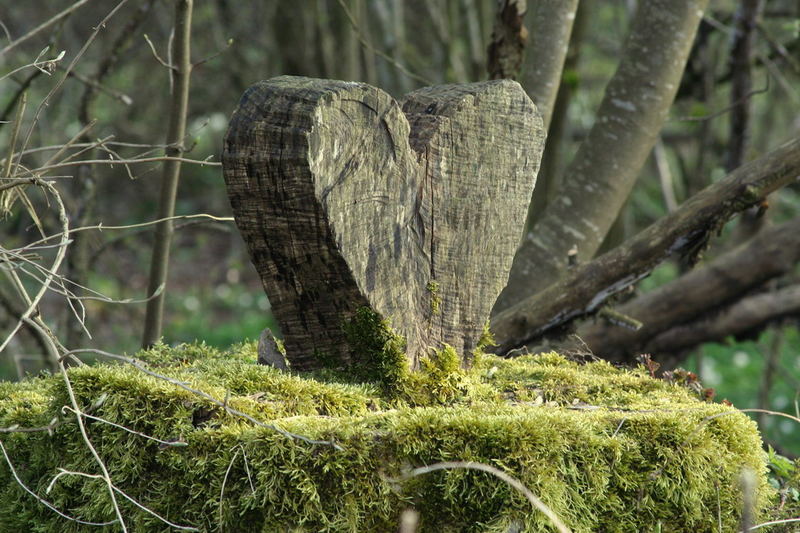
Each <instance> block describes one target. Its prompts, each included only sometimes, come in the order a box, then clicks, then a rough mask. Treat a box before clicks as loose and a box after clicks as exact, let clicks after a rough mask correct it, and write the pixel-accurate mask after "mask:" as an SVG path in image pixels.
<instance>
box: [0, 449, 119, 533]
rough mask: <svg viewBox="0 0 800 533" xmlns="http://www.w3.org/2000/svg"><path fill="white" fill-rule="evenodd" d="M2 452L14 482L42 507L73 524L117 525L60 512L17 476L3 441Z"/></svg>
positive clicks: (114, 521)
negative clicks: (90, 520) (91, 520)
mask: <svg viewBox="0 0 800 533" xmlns="http://www.w3.org/2000/svg"><path fill="white" fill-rule="evenodd" d="M0 451H2V452H3V457H5V460H6V464H8V468H9V469H10V470H11V475H12V476H14V480H15V481H16V482H17V484H18V485H19V486H20V487H22V490H24V491H25V492H27V493H28V494H30V495H31V496H33V497H34V498H36V500H37V501H38V502H39V503H41V504H42V505H44V506H45V507H47V508H48V509H50V510H51V511H53V512H54V513H56V514H57V515H58V516H60V517H61V518H66V519H67V520H69V521H71V522H77V523H79V524H83V525H85V526H110V525H111V524H116V523H117V521H116V520H111V521H109V522H89V521H87V520H81V519H80V518H75V517H74V516H70V515H68V514H65V513H63V512H61V511H59V510H58V509H57V508H56V507H55V506H54V505H53V504H52V503H50V502H49V501H47V500H45V499H44V498H42V497H41V496H39V495H38V494H36V493H35V492H33V491H32V490H31V489H29V488H28V487H27V485H25V483H23V482H22V480H21V479H20V477H19V474H17V469H16V468H14V465H13V464H12V463H11V459H10V458H9V457H8V452H6V447H5V446H3V441H0Z"/></svg>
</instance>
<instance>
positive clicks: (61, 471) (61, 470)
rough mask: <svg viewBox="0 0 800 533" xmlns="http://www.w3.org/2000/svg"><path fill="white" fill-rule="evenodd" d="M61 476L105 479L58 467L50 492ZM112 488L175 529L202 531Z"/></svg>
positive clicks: (115, 487) (96, 475)
mask: <svg viewBox="0 0 800 533" xmlns="http://www.w3.org/2000/svg"><path fill="white" fill-rule="evenodd" d="M61 476H80V477H87V478H89V479H100V480H102V479H103V476H101V475H98V474H87V473H86V472H75V471H73V470H66V469H64V468H59V469H58V474H56V475H55V477H54V478H53V480H52V481H51V482H50V485H48V487H47V490H48V492H49V491H50V490H51V489H52V488H53V486H54V485H55V483H56V481H57V480H58V478H60V477H61ZM111 488H113V489H114V491H115V492H116V493H117V494H119V495H120V496H122V497H123V498H125V499H126V500H128V501H129V502H131V503H132V504H133V505H135V506H136V507H138V508H139V509H141V510H142V511H144V512H145V513H147V514H149V515H152V516H155V517H156V518H158V519H159V520H161V521H162V522H164V523H165V524H167V525H168V526H170V527H174V528H175V529H182V530H184V531H200V530H199V529H198V528H196V527H194V526H182V525H180V524H176V523H174V522H170V521H169V520H167V519H166V518H164V517H163V516H161V515H160V514H158V513H157V512H155V511H153V510H152V509H150V508H148V507H145V506H144V505H142V504H141V503H139V502H138V501H136V500H135V499H134V498H132V497H131V496H128V495H127V494H126V493H125V492H124V491H123V490H122V489H120V488H119V487H117V486H115V485H112V486H111Z"/></svg>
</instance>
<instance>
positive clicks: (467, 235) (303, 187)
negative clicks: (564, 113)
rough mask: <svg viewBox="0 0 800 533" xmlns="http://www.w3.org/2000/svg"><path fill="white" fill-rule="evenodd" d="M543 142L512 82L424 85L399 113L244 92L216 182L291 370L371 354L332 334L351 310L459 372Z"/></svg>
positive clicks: (280, 87)
mask: <svg viewBox="0 0 800 533" xmlns="http://www.w3.org/2000/svg"><path fill="white" fill-rule="evenodd" d="M401 105H402V107H401ZM544 136H545V132H544V130H543V127H542V122H541V119H540V117H539V114H538V112H537V111H536V108H535V106H534V105H533V103H532V102H531V100H530V99H529V98H528V97H527V96H526V94H525V92H524V91H523V90H522V88H521V87H520V86H519V84H518V83H516V82H513V81H508V80H498V81H490V82H484V83H473V84H463V85H444V86H438V87H427V88H423V89H420V90H418V91H415V92H412V93H410V94H408V95H407V96H406V97H405V98H404V99H403V100H402V103H401V104H400V103H398V102H397V101H396V100H394V99H393V98H392V97H391V96H389V95H388V94H387V93H385V92H384V91H382V90H380V89H378V88H375V87H372V86H370V85H367V84H364V83H354V82H342V81H332V80H318V79H309V78H300V77H292V76H282V77H279V78H274V79H271V80H268V81H263V82H260V83H257V84H256V85H254V86H253V87H251V88H250V89H248V90H247V91H246V92H245V94H244V96H243V97H242V99H241V101H240V102H239V106H238V108H237V110H236V111H235V112H234V114H233V117H232V119H231V123H230V127H229V129H228V133H227V135H226V137H225V147H224V153H223V167H224V175H225V181H226V184H227V189H228V195H229V197H230V202H231V206H232V208H233V213H234V216H235V219H236V224H237V225H238V227H239V230H240V231H241V233H242V236H243V238H244V240H245V242H246V243H247V246H248V249H249V253H250V257H251V259H252V261H253V264H254V265H255V267H256V270H257V271H258V273H259V275H260V276H261V280H262V282H263V285H264V289H265V291H266V293H267V296H268V297H269V300H270V302H271V303H272V309H273V312H274V314H275V317H276V318H277V320H278V322H279V324H280V326H281V330H282V332H283V335H284V343H285V347H286V354H287V359H288V360H289V362H290V363H291V365H292V367H293V368H295V369H300V370H307V369H313V368H318V367H320V366H322V365H323V362H324V361H327V362H328V364H330V363H331V361H333V362H334V364H335V366H340V367H342V366H346V365H348V364H353V363H358V362H363V361H364V360H365V358H369V357H370V355H369V354H363V353H353V350H351V348H350V346H348V343H347V342H346V339H345V335H344V332H343V329H342V327H343V325H344V324H345V323H347V321H349V320H351V319H352V318H353V316H354V315H355V313H356V311H357V310H358V309H360V308H362V307H368V308H370V309H372V310H374V311H375V312H377V313H378V314H380V315H381V316H383V317H385V318H386V319H388V320H389V321H390V322H391V325H392V327H393V328H394V329H395V330H396V331H397V332H398V333H400V334H402V335H403V336H404V337H405V338H406V341H407V354H408V356H409V359H410V363H409V364H410V365H411V366H412V367H415V366H416V365H417V364H418V363H419V359H420V357H424V356H425V353H426V350H427V349H428V348H429V347H439V346H441V343H448V344H450V345H451V346H453V347H454V348H456V349H457V350H458V351H459V352H460V353H461V354H462V357H463V358H464V359H463V360H464V361H465V364H466V363H467V362H468V358H469V355H470V354H471V352H472V350H473V349H474V347H475V346H476V343H477V341H478V339H479V338H480V336H481V333H482V331H483V328H484V324H485V322H486V320H487V319H488V316H489V311H490V310H491V307H492V305H493V304H494V301H495V299H496V298H497V295H498V294H499V293H500V291H501V290H502V288H503V287H504V286H505V284H506V281H507V279H508V271H509V268H510V266H511V261H512V259H513V256H514V252H515V251H516V248H517V244H518V243H519V240H520V237H521V231H522V227H523V224H524V221H525V216H526V210H527V206H528V203H529V201H530V198H531V193H532V191H533V186H534V183H535V181H536V173H537V171H538V167H539V161H540V159H541V154H542V148H543V144H544Z"/></svg>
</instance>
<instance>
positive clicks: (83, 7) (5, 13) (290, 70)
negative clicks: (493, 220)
mask: <svg viewBox="0 0 800 533" xmlns="http://www.w3.org/2000/svg"><path fill="white" fill-rule="evenodd" d="M547 3H548V2H536V1H533V0H528V14H527V15H526V17H525V23H526V25H527V32H528V36H529V42H535V41H536V36H537V35H544V34H545V33H544V32H545V30H546V29H548V28H549V29H553V28H558V27H560V26H559V24H560V22H559V21H553V20H550V21H548V20H544V21H542V20H537V18H536V17H535V15H536V13H537V6H538V5H539V4H547ZM119 4H120V2H119V1H118V0H91V1H88V0H81V1H79V2H68V1H58V2H53V1H44V0H27V1H24V2H22V1H15V0H0V22H2V27H1V28H0V32H2V33H0V150H1V152H0V158H3V161H2V162H3V164H2V170H3V171H5V174H3V177H4V178H9V177H10V176H11V171H12V166H13V165H12V163H13V164H14V165H19V166H18V167H17V166H14V168H15V169H16V170H15V171H14V172H15V174H14V176H16V177H18V178H19V177H25V178H26V179H30V180H33V178H34V177H36V178H37V179H38V178H39V177H42V178H45V177H46V178H47V179H48V180H51V183H52V186H53V187H55V188H56V189H57V190H58V192H59V193H60V195H61V197H62V198H63V202H64V208H65V214H66V216H68V217H69V222H70V227H72V228H77V227H85V226H96V225H100V224H102V226H106V227H110V226H128V227H126V228H124V229H100V228H96V229H89V230H86V231H80V232H74V233H71V234H70V238H71V239H72V242H71V244H70V246H69V249H68V252H67V255H66V257H65V262H64V263H63V265H62V267H61V270H60V271H59V274H61V275H63V276H64V278H65V279H66V280H70V281H63V280H61V278H58V279H57V280H56V281H57V283H54V284H53V286H52V288H53V289H54V290H50V291H48V292H47V294H45V295H44V296H43V298H42V300H41V302H40V305H39V308H40V314H41V316H44V317H47V324H48V326H49V327H50V328H51V329H52V330H53V332H54V333H55V335H56V336H57V337H58V338H59V339H60V340H61V342H63V344H64V345H65V346H66V347H68V348H70V349H72V348H78V347H95V348H99V349H103V350H108V351H111V352H117V353H122V352H125V353H133V352H135V351H136V350H137V349H138V348H139V347H140V346H141V339H142V328H143V324H144V319H145V303H143V300H146V299H147V297H148V276H149V268H150V257H151V252H152V248H153V239H154V237H153V235H154V233H153V230H152V229H153V227H152V225H148V224H145V225H140V226H136V225H137V224H142V223H147V222H149V221H153V220H155V219H156V218H157V212H158V203H159V195H160V185H159V180H160V179H161V175H162V165H163V161H159V160H158V159H157V158H158V157H159V156H162V155H163V154H164V151H165V148H166V146H165V144H164V143H165V139H166V131H167V122H168V117H169V115H170V105H171V96H170V94H171V76H170V71H169V69H168V68H167V67H166V66H165V65H164V63H166V62H168V59H165V58H169V57H170V54H171V50H172V47H173V46H175V43H174V39H173V38H172V37H171V36H172V35H173V24H174V22H173V21H174V16H173V11H174V2H171V1H166V0H137V1H129V2H123V3H122V5H121V7H119V9H118V10H117V11H116V12H114V13H113V16H111V17H110V18H108V19H107V22H105V23H102V24H101V21H103V20H104V19H105V18H106V17H107V15H108V14H109V13H111V12H112V11H113V10H114V9H115V8H117V7H118V6H119ZM563 5H565V6H567V9H569V6H571V8H572V9H573V11H575V15H574V18H573V19H570V20H571V24H572V32H571V36H569V32H567V35H568V36H569V48H568V52H567V54H566V59H565V63H564V69H563V74H562V75H561V85H560V88H559V89H558V92H557V98H556V99H555V102H554V103H553V105H552V107H551V109H550V110H549V111H550V113H551V115H552V119H551V121H550V126H549V135H548V141H547V146H546V152H545V156H544V160H543V163H542V168H541V170H540V173H539V182H538V184H537V189H536V192H535V194H534V204H533V208H532V210H531V214H530V216H529V221H528V224H529V226H530V227H532V225H533V224H535V223H536V217H537V216H538V214H539V213H540V212H541V209H542V206H543V204H544V203H545V202H547V201H552V199H553V198H554V197H555V195H556V194H557V193H556V192H555V191H556V190H557V188H558V186H559V183H561V180H562V177H563V175H564V173H565V170H566V169H568V165H569V163H570V161H571V160H572V159H573V156H574V155H575V153H576V151H577V150H578V147H579V146H580V145H581V143H582V142H583V141H584V139H586V137H587V135H588V134H589V132H590V130H591V128H592V126H593V125H594V124H595V119H596V117H597V110H598V107H599V106H600V103H601V101H602V99H603V97H604V90H605V88H606V85H607V84H608V82H609V80H610V79H611V78H612V76H613V75H614V74H615V71H616V69H617V66H618V63H619V59H620V56H621V54H622V50H623V47H624V45H625V40H626V36H627V35H628V33H629V29H630V25H631V22H632V20H633V18H634V16H635V13H636V8H637V2H636V1H635V0H609V1H602V2H601V1H596V0H584V1H583V2H580V4H579V5H578V2H577V1H573V2H563ZM496 11H497V1H496V0H304V1H302V2H285V1H262V2H234V1H231V0H200V1H197V2H196V3H195V6H194V16H193V21H192V27H191V47H192V52H191V55H192V60H193V62H194V67H193V70H192V74H191V87H190V92H189V95H190V96H189V103H188V116H187V130H186V136H185V138H184V141H183V146H184V147H185V148H186V150H187V151H185V152H184V153H182V154H181V155H182V157H184V158H187V159H191V160H194V161H195V162H193V163H188V162H187V163H184V164H183V165H182V167H181V169H180V172H181V177H180V183H179V187H178V190H177V201H176V207H175V212H176V214H178V215H193V214H200V213H205V214H210V215H214V216H218V217H229V216H230V206H229V204H228V198H227V195H226V193H225V187H224V182H223V179H222V176H221V169H220V168H219V160H220V151H221V145H222V138H223V135H224V133H225V130H226V127H227V122H228V119H229V116H230V113H231V112H232V110H233V109H234V107H235V106H236V103H237V101H238V99H239V98H240V96H241V94H242V93H243V92H244V90H245V89H246V88H247V87H248V86H250V85H251V84H252V83H254V82H256V81H258V80H261V79H266V78H269V77H272V76H276V75H281V74H294V75H303V76H311V77H320V78H334V79H344V80H359V81H365V82H367V83H370V84H373V85H376V86H378V87H381V88H383V89H384V90H386V91H387V92H389V93H390V94H392V95H393V96H395V97H399V96H401V95H403V94H405V93H406V92H408V91H410V90H413V89H415V88H418V87H421V86H424V85H431V84H440V83H453V82H468V81H477V80H483V79H487V77H488V76H489V74H488V70H487V64H489V63H490V61H489V59H488V58H489V54H488V53H487V47H488V46H489V43H490V41H491V35H492V30H493V27H494V25H495V18H496ZM59 14H61V15H60V16H59ZM40 24H47V25H46V27H44V28H43V29H42V30H41V31H36V28H37V27H38V26H39V25H40ZM537 32H538V33H537ZM799 32H800V6H799V5H798V2H796V1H795V0H769V1H766V2H764V1H762V2H752V1H742V2H739V1H734V0H729V1H726V0H715V1H712V2H711V3H710V6H709V8H708V10H707V11H706V13H705V15H704V18H703V20H702V21H701V23H700V26H699V29H698V31H697V36H696V38H695V40H694V44H693V46H692V48H691V52H690V54H689V60H688V65H687V67H686V70H685V72H684V74H683V77H682V81H681V83H680V87H679V88H678V92H677V97H676V100H675V103H674V105H672V107H671V109H670V111H669V117H668V119H667V121H666V123H665V124H664V127H663V128H662V129H661V133H660V137H659V138H658V139H657V141H656V143H655V146H654V149H653V150H652V153H651V155H650V157H649V159H648V161H647V163H646V164H645V165H644V167H643V169H642V170H641V172H639V173H638V179H637V180H636V184H635V187H634V188H633V191H632V193H631V194H630V196H629V197H628V199H627V202H626V203H625V205H624V208H623V209H622V211H621V212H620V213H619V216H618V217H617V218H616V221H615V222H614V224H613V226H612V229H611V231H610V232H609V234H608V236H607V237H606V240H605V242H604V243H603V245H602V247H601V250H600V251H601V252H602V251H606V250H610V249H612V248H614V247H616V246H617V245H619V244H621V243H623V242H624V241H625V240H626V239H627V238H629V237H631V236H633V235H636V234H637V233H638V232H639V231H641V230H642V229H644V228H646V227H647V226H649V225H650V224H652V223H653V222H655V221H656V220H659V219H660V218H662V217H663V216H665V215H666V214H668V213H669V212H671V211H674V210H675V209H676V207H677V206H678V205H680V204H681V203H682V202H684V201H685V200H686V199H687V198H689V197H691V196H692V195H693V194H695V193H697V192H698V191H700V190H702V189H703V188H705V187H706V186H708V185H709V184H712V183H714V182H716V181H718V180H720V179H721V178H722V177H724V176H725V175H726V174H728V173H729V172H731V171H732V170H733V169H735V168H737V167H739V166H740V165H741V164H742V163H746V162H748V161H751V160H755V159H757V158H758V157H760V156H763V155H765V154H767V153H768V152H769V151H771V150H774V149H776V148H777V147H779V146H780V145H781V144H783V143H784V142H786V141H787V140H790V139H793V138H794V139H796V138H798V137H800V112H798V110H800V37H799V36H798V33H799ZM28 35H29V37H26V36H28ZM20 38H23V39H21V40H20ZM87 44H88V47H86V48H85V51H84V50H83V48H84V47H85V45H87ZM564 44H565V45H566V42H565V43H564ZM742 47H744V49H743V48H742ZM62 51H64V52H63V55H61V54H62ZM76 59H77V61H76ZM536 61H537V58H536V56H535V54H531V53H528V54H527V55H526V57H525V59H524V61H523V63H522V66H521V72H520V73H519V74H518V75H517V80H518V81H520V83H521V84H522V85H523V87H525V88H526V89H527V88H528V87H531V86H533V85H535V83H536V79H537V75H540V74H537V71H536V69H537V63H536ZM62 81H63V83H61V82H62ZM51 93H52V94H51ZM534 100H536V99H535V98H534ZM536 103H537V104H539V102H538V101H537V102H536ZM23 104H25V106H24V105H23ZM21 109H24V112H22V113H21V112H20V110H21ZM9 154H15V155H13V157H9ZM141 158H155V159H156V160H152V161H150V160H147V162H141V161H138V162H135V163H131V164H121V163H117V164H111V163H112V162H113V161H112V160H127V159H141ZM81 161H83V163H80V164H79V162H81ZM86 161H90V162H88V163H87V162H86ZM203 162H206V164H202V163H203ZM20 169H28V170H25V171H23V170H20ZM19 172H23V174H19ZM2 187H3V182H0V195H2V196H0V216H2V217H3V218H2V220H0V247H2V248H0V252H2V253H0V268H2V269H3V271H4V274H3V276H0V342H3V341H6V340H7V342H5V347H4V349H3V350H2V351H1V353H0V378H3V379H17V378H20V377H22V376H24V375H26V374H29V373H36V372H39V371H42V370H45V369H48V368H50V366H51V365H50V363H49V362H48V360H47V357H46V355H45V354H46V352H47V349H46V347H45V346H44V345H43V343H42V341H41V339H40V338H39V337H40V333H37V331H36V330H35V328H32V327H25V326H23V327H21V328H20V330H19V333H18V334H17V335H14V336H13V338H10V340H8V339H7V337H9V335H10V334H11V333H12V332H13V331H16V329H15V328H16V325H17V323H18V321H19V317H20V316H21V315H22V313H24V312H25V309H26V305H27V304H26V302H25V301H24V298H21V297H20V295H19V294H18V291H15V288H14V284H13V283H12V282H10V281H9V278H10V277H11V276H12V275H17V276H18V277H19V278H20V280H21V282H22V283H23V284H24V285H25V286H26V287H28V288H29V289H30V291H31V292H32V293H35V292H36V290H37V287H39V286H40V285H41V282H42V280H43V279H44V278H46V277H47V276H48V271H47V270H46V268H47V266H48V265H50V264H52V262H53V260H54V258H55V256H56V254H57V253H58V250H59V248H58V247H57V246H56V244H57V242H56V241H54V240H51V241H48V243H46V244H47V245H45V246H37V247H35V248H30V247H29V248H26V246H28V245H30V244H31V243H33V242H35V241H37V240H38V239H40V238H41V237H42V236H44V235H51V234H54V233H57V232H58V231H59V228H60V227H61V226H62V221H61V220H60V219H59V209H58V208H57V205H56V202H55V201H54V199H53V196H52V194H51V193H49V192H47V191H46V188H43V187H36V183H34V182H33V181H31V183H30V184H29V185H27V186H26V187H25V188H22V187H14V188H4V189H3V188H2ZM798 216H800V184H798V183H797V181H796V180H795V181H794V182H793V183H792V184H791V185H789V186H787V187H784V188H782V189H781V190H780V191H778V192H776V193H773V194H772V195H770V196H769V197H768V199H767V200H766V201H765V202H763V203H762V205H761V206H760V207H759V208H755V209H751V210H749V211H748V212H746V213H745V214H744V215H743V216H740V217H738V218H737V219H735V220H734V221H733V222H731V223H729V224H727V225H726V226H725V227H724V228H722V230H721V232H720V233H719V235H715V236H714V237H713V238H712V239H711V242H710V246H709V247H708V249H707V250H705V253H704V254H703V255H702V257H701V258H700V264H701V265H702V264H707V263H708V262H710V261H713V260H714V259H715V258H717V257H719V256H720V255H721V254H723V253H724V252H726V251H730V250H731V249H733V248H734V247H735V246H736V245H737V244H740V243H742V242H744V241H745V240H746V238H747V237H748V236H750V235H753V234H756V233H758V232H759V231H762V228H763V227H773V226H777V225H779V224H782V223H788V222H790V221H792V220H794V221H795V222H794V226H793V228H795V229H792V227H790V226H787V228H789V229H787V230H786V231H787V232H789V233H791V232H794V234H797V229H796V228H798V224H797V222H796V221H797V219H798ZM520 223H522V221H520ZM787 242H789V243H792V242H794V243H796V240H795V241H791V240H789V241H787ZM703 244H704V243H703ZM788 246H792V244H789V245H788ZM10 251H15V252H14V253H16V254H18V255H19V256H21V257H22V258H20V257H17V256H13V254H11V252H10ZM171 251H172V255H171V259H170V270H169V279H168V283H167V285H166V291H165V294H166V299H165V305H166V307H165V316H164V329H163V337H164V341H165V342H166V343H171V344H173V343H180V342H189V341H194V340H202V341H205V342H206V343H208V344H211V345H215V346H221V347H224V346H227V345H230V344H232V343H236V342H240V341H242V340H244V339H256V338H258V335H259V333H260V332H261V330H262V329H263V328H264V327H271V328H272V329H273V330H276V328H277V326H276V324H275V323H274V321H273V319H272V317H271V315H270V311H269V310H270V305H269V302H268V300H267V298H266V297H265V295H264V293H263V290H262V288H261V284H260V281H259V279H258V276H257V275H256V273H255V270H254V269H253V267H252V266H251V264H250V261H249V259H248V257H247V253H246V250H245V248H244V245H243V243H242V240H241V238H240V236H239V234H238V232H237V230H236V228H235V226H234V225H233V224H232V223H231V222H230V221H217V220H212V219H209V218H207V217H199V218H191V219H179V220H176V221H175V236H174V240H173V242H172V246H171ZM12 256H13V257H12ZM757 259H759V260H761V259H764V260H766V259H767V258H766V257H764V258H757ZM37 265H39V266H40V267H44V268H39V267H37ZM689 268H690V265H689V261H687V260H685V259H681V258H674V259H670V260H668V261H666V262H664V263H662V264H661V265H660V266H659V267H658V268H656V269H655V271H654V272H653V273H652V275H650V276H649V277H647V278H646V279H644V280H642V281H641V282H640V283H639V284H638V285H637V286H636V287H635V292H630V291H629V292H628V293H626V294H625V295H623V296H622V298H623V299H625V298H631V297H633V296H635V295H641V294H645V293H648V292H650V291H654V290H656V289H657V288H659V287H663V286H665V285H666V284H667V283H669V282H671V281H673V280H675V279H676V278H678V277H680V276H681V275H682V274H684V273H686V272H687V271H688V270H689ZM10 273H12V274H10ZM798 283H800V272H799V271H798V269H797V265H796V261H795V263H794V265H793V266H792V267H791V268H788V269H782V270H781V272H780V275H773V276H770V277H767V278H765V280H764V282H763V283H761V284H759V286H758V287H757V289H755V292H757V293H758V294H771V293H778V292H780V289H782V288H785V287H792V286H794V287H797V284H798ZM792 294H794V301H793V302H789V305H787V306H785V307H784V308H782V309H783V311H782V312H777V313H772V314H770V313H767V314H766V315H765V316H764V317H763V318H761V319H758V320H755V321H754V322H753V323H751V324H749V326H748V327H747V328H744V330H742V328H739V329H736V328H734V329H725V328H724V327H721V326H720V327H717V326H719V324H714V323H713V319H714V316H715V314H714V313H716V312H718V311H719V310H718V309H716V310H715V309H711V310H709V311H708V314H707V315H706V316H705V317H704V320H707V321H710V322H707V323H706V325H701V326H699V327H700V329H701V331H702V333H701V334H694V333H693V335H694V336H692V337H691V338H692V339H694V340H693V341H692V342H690V343H688V345H684V346H679V347H676V348H674V350H673V351H674V353H672V352H669V353H670V354H672V357H671V359H669V358H668V360H670V361H671V362H673V363H675V365H672V366H676V365H680V366H683V367H684V368H686V369H688V370H690V371H694V372H696V373H698V374H699V377H700V379H701V380H702V382H703V385H704V386H706V387H714V388H715V389H716V393H717V398H718V399H721V398H727V399H728V400H730V401H732V402H733V403H734V405H736V406H737V407H740V408H749V407H758V408H761V409H771V410H776V411H783V412H787V413H792V414H795V415H796V414H797V410H798V407H797V405H798V401H799V400H800V398H798V394H800V357H799V355H800V333H799V332H798V316H800V310H799V309H800V301H798V300H800V296H798V293H797V291H796V290H795V292H794V293H792ZM740 296H741V295H740ZM588 324H589V326H587V327H591V326H592V322H591V321H590V322H589V323H588ZM89 333H90V334H91V337H90V336H89ZM601 333H602V332H601ZM688 335H689V334H688V333H687V337H688ZM710 341H714V342H710ZM668 351H669V350H668ZM598 355H600V356H602V355H603V354H602V353H598ZM621 359H624V358H618V360H621ZM629 362H630V361H629ZM759 416H760V418H761V420H760V422H761V424H762V425H761V427H762V430H763V431H764V432H765V436H766V439H767V440H768V441H769V442H771V443H772V444H773V445H774V446H775V447H776V448H778V449H779V450H780V451H781V452H782V453H785V454H790V455H791V454H800V432H798V431H797V426H796V424H795V423H794V422H792V421H790V420H786V419H781V418H779V417H767V416H761V415H759Z"/></svg>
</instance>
